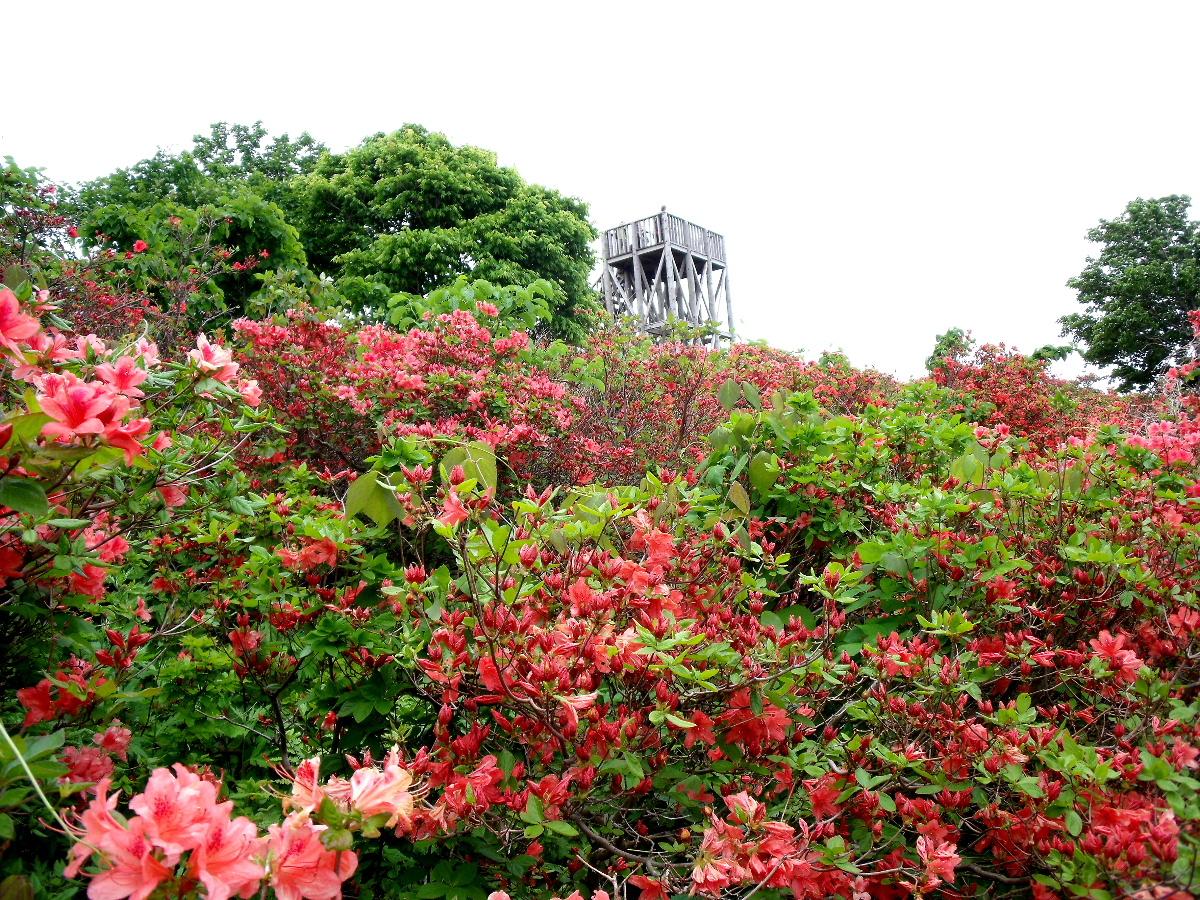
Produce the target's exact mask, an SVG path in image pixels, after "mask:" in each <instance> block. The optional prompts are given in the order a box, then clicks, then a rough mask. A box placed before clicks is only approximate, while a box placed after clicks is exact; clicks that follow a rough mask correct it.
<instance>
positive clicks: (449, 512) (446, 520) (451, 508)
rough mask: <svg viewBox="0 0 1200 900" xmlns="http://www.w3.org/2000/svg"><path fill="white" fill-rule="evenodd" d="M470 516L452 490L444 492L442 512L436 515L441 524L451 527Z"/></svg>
mask: <svg viewBox="0 0 1200 900" xmlns="http://www.w3.org/2000/svg"><path fill="white" fill-rule="evenodd" d="M469 516H470V513H469V512H468V511H467V508H466V507H465V506H464V505H463V502H462V501H461V500H459V499H458V494H456V493H455V492H454V491H449V492H448V493H447V494H446V499H445V500H444V501H443V502H442V514H441V515H440V516H438V517H437V520H438V521H439V522H441V523H442V524H443V525H449V526H450V527H451V528H453V527H454V526H455V525H457V524H458V523H459V522H465V521H466V520H467V518H468V517H469Z"/></svg>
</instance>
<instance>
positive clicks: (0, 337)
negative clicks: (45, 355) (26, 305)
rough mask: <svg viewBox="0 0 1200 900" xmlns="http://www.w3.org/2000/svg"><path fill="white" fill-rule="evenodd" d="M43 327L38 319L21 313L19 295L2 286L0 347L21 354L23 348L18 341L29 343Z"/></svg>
mask: <svg viewBox="0 0 1200 900" xmlns="http://www.w3.org/2000/svg"><path fill="white" fill-rule="evenodd" d="M41 327H42V326H41V323H40V322H38V320H37V319H35V318H34V317H33V316H27V315H25V314H24V313H22V312H21V302H20V301H19V300H18V299H17V295H16V294H14V293H13V292H12V291H10V290H9V289H8V288H6V287H4V286H3V285H0V347H7V348H8V349H9V350H11V351H12V352H13V353H17V354H19V353H21V351H22V347H21V344H20V343H18V341H22V342H23V341H28V340H29V339H30V338H31V337H33V336H34V335H35V334H37V333H38V331H40V330H41Z"/></svg>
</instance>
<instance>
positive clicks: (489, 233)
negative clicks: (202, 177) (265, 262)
mask: <svg viewBox="0 0 1200 900" xmlns="http://www.w3.org/2000/svg"><path fill="white" fill-rule="evenodd" d="M297 183H298V185H299V189H298V191H297V193H298V195H299V197H300V201H299V210H298V214H297V218H296V220H295V222H296V225H297V227H298V228H299V230H300V237H301V241H302V243H303V244H304V247H305V249H306V250H307V252H308V257H309V262H310V265H312V267H313V268H314V269H316V270H317V271H321V272H328V273H329V274H331V275H334V276H335V277H336V278H337V280H338V286H339V288H340V289H341V290H342V292H343V293H344V294H345V295H346V297H347V298H348V299H349V300H350V301H351V302H352V303H353V304H354V305H355V306H358V307H360V308H362V307H367V308H379V307H381V306H384V305H387V304H389V303H390V304H392V305H393V306H395V305H396V304H397V303H399V304H401V305H402V304H403V303H404V300H405V298H408V297H418V296H420V295H422V294H426V293H428V292H429V291H431V290H433V289H434V288H437V287H442V286H445V285H448V284H451V283H453V281H454V280H455V279H456V278H457V277H458V276H460V275H470V276H471V277H472V278H484V279H487V280H488V281H491V282H493V283H496V284H514V285H527V284H530V283H531V282H533V281H535V280H537V279H539V278H544V279H547V280H548V281H549V282H550V283H551V284H552V285H554V287H555V288H556V296H554V297H553V298H552V299H551V302H550V309H551V319H550V323H549V324H550V328H551V330H552V331H553V332H555V333H556V334H558V335H560V336H564V337H578V336H579V335H580V334H581V333H582V331H583V322H582V321H581V319H582V317H583V316H584V315H585V314H586V312H587V311H588V310H591V309H594V308H595V307H596V297H595V293H594V291H593V290H592V289H591V288H590V286H589V285H588V275H589V273H590V272H591V269H592V266H593V264H594V262H595V257H594V255H593V253H592V250H591V247H590V242H591V240H592V239H593V238H595V236H596V232H595V230H594V229H593V228H592V226H591V225H590V224H589V222H588V218H587V212H588V211H587V206H586V205H585V204H584V203H583V202H582V201H580V200H576V199H574V198H570V197H564V196H563V195H562V194H560V193H558V192H557V191H553V190H550V189H548V188H544V187H541V186H538V185H533V184H528V183H526V182H525V181H524V179H522V178H521V176H520V175H519V174H517V172H516V171H514V170H513V169H509V168H505V167H502V166H500V165H498V164H497V162H496V156H495V154H493V153H490V152H488V151H486V150H481V149H479V148H477V147H455V146H454V145H452V144H451V143H450V142H449V141H448V140H447V139H446V137H445V136H444V135H441V134H436V133H431V132H429V131H427V130H426V129H424V128H422V127H420V126H418V125H406V126H405V127H404V128H402V129H400V130H399V131H396V132H393V133H392V134H377V135H374V136H373V137H370V138H368V139H367V140H365V141H363V143H361V144H360V145H359V146H357V147H355V148H354V149H352V150H350V151H349V152H347V153H344V154H326V155H325V156H323V157H322V158H321V160H320V161H319V162H318V163H317V166H316V170H315V171H314V172H313V173H312V174H310V175H307V176H304V177H302V178H299V179H297Z"/></svg>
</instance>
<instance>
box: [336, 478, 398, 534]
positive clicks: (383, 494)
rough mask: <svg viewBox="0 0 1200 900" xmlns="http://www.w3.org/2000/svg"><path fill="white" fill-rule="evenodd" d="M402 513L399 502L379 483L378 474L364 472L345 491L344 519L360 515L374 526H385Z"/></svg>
mask: <svg viewBox="0 0 1200 900" xmlns="http://www.w3.org/2000/svg"><path fill="white" fill-rule="evenodd" d="M401 512H403V509H402V507H401V506H400V501H399V500H397V499H396V495H395V494H393V493H392V492H391V491H390V490H389V489H388V488H386V487H384V486H383V485H382V484H380V483H379V473H378V472H376V471H375V470H374V469H372V470H371V471H370V472H364V473H363V474H362V475H360V476H358V478H356V479H354V483H353V484H352V485H350V489H349V490H348V491H346V518H347V519H350V518H353V517H354V516H356V515H358V514H359V513H362V514H364V515H366V516H367V517H368V518H369V519H371V521H373V522H374V523H375V524H376V525H380V526H383V525H387V524H388V523H390V522H391V521H392V520H393V519H395V518H396V517H397V516H399V515H400V513H401Z"/></svg>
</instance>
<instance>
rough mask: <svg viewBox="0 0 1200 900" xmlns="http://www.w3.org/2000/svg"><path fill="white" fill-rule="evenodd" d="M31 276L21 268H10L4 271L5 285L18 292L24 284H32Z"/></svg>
mask: <svg viewBox="0 0 1200 900" xmlns="http://www.w3.org/2000/svg"><path fill="white" fill-rule="evenodd" d="M30 283H31V282H30V281H29V275H28V274H26V272H25V270H24V269H22V268H21V267H20V266H16V265H14V266H9V267H8V268H7V269H5V270H4V284H5V286H6V287H8V288H11V289H12V290H13V291H16V290H17V288H19V287H21V285H23V284H30Z"/></svg>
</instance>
